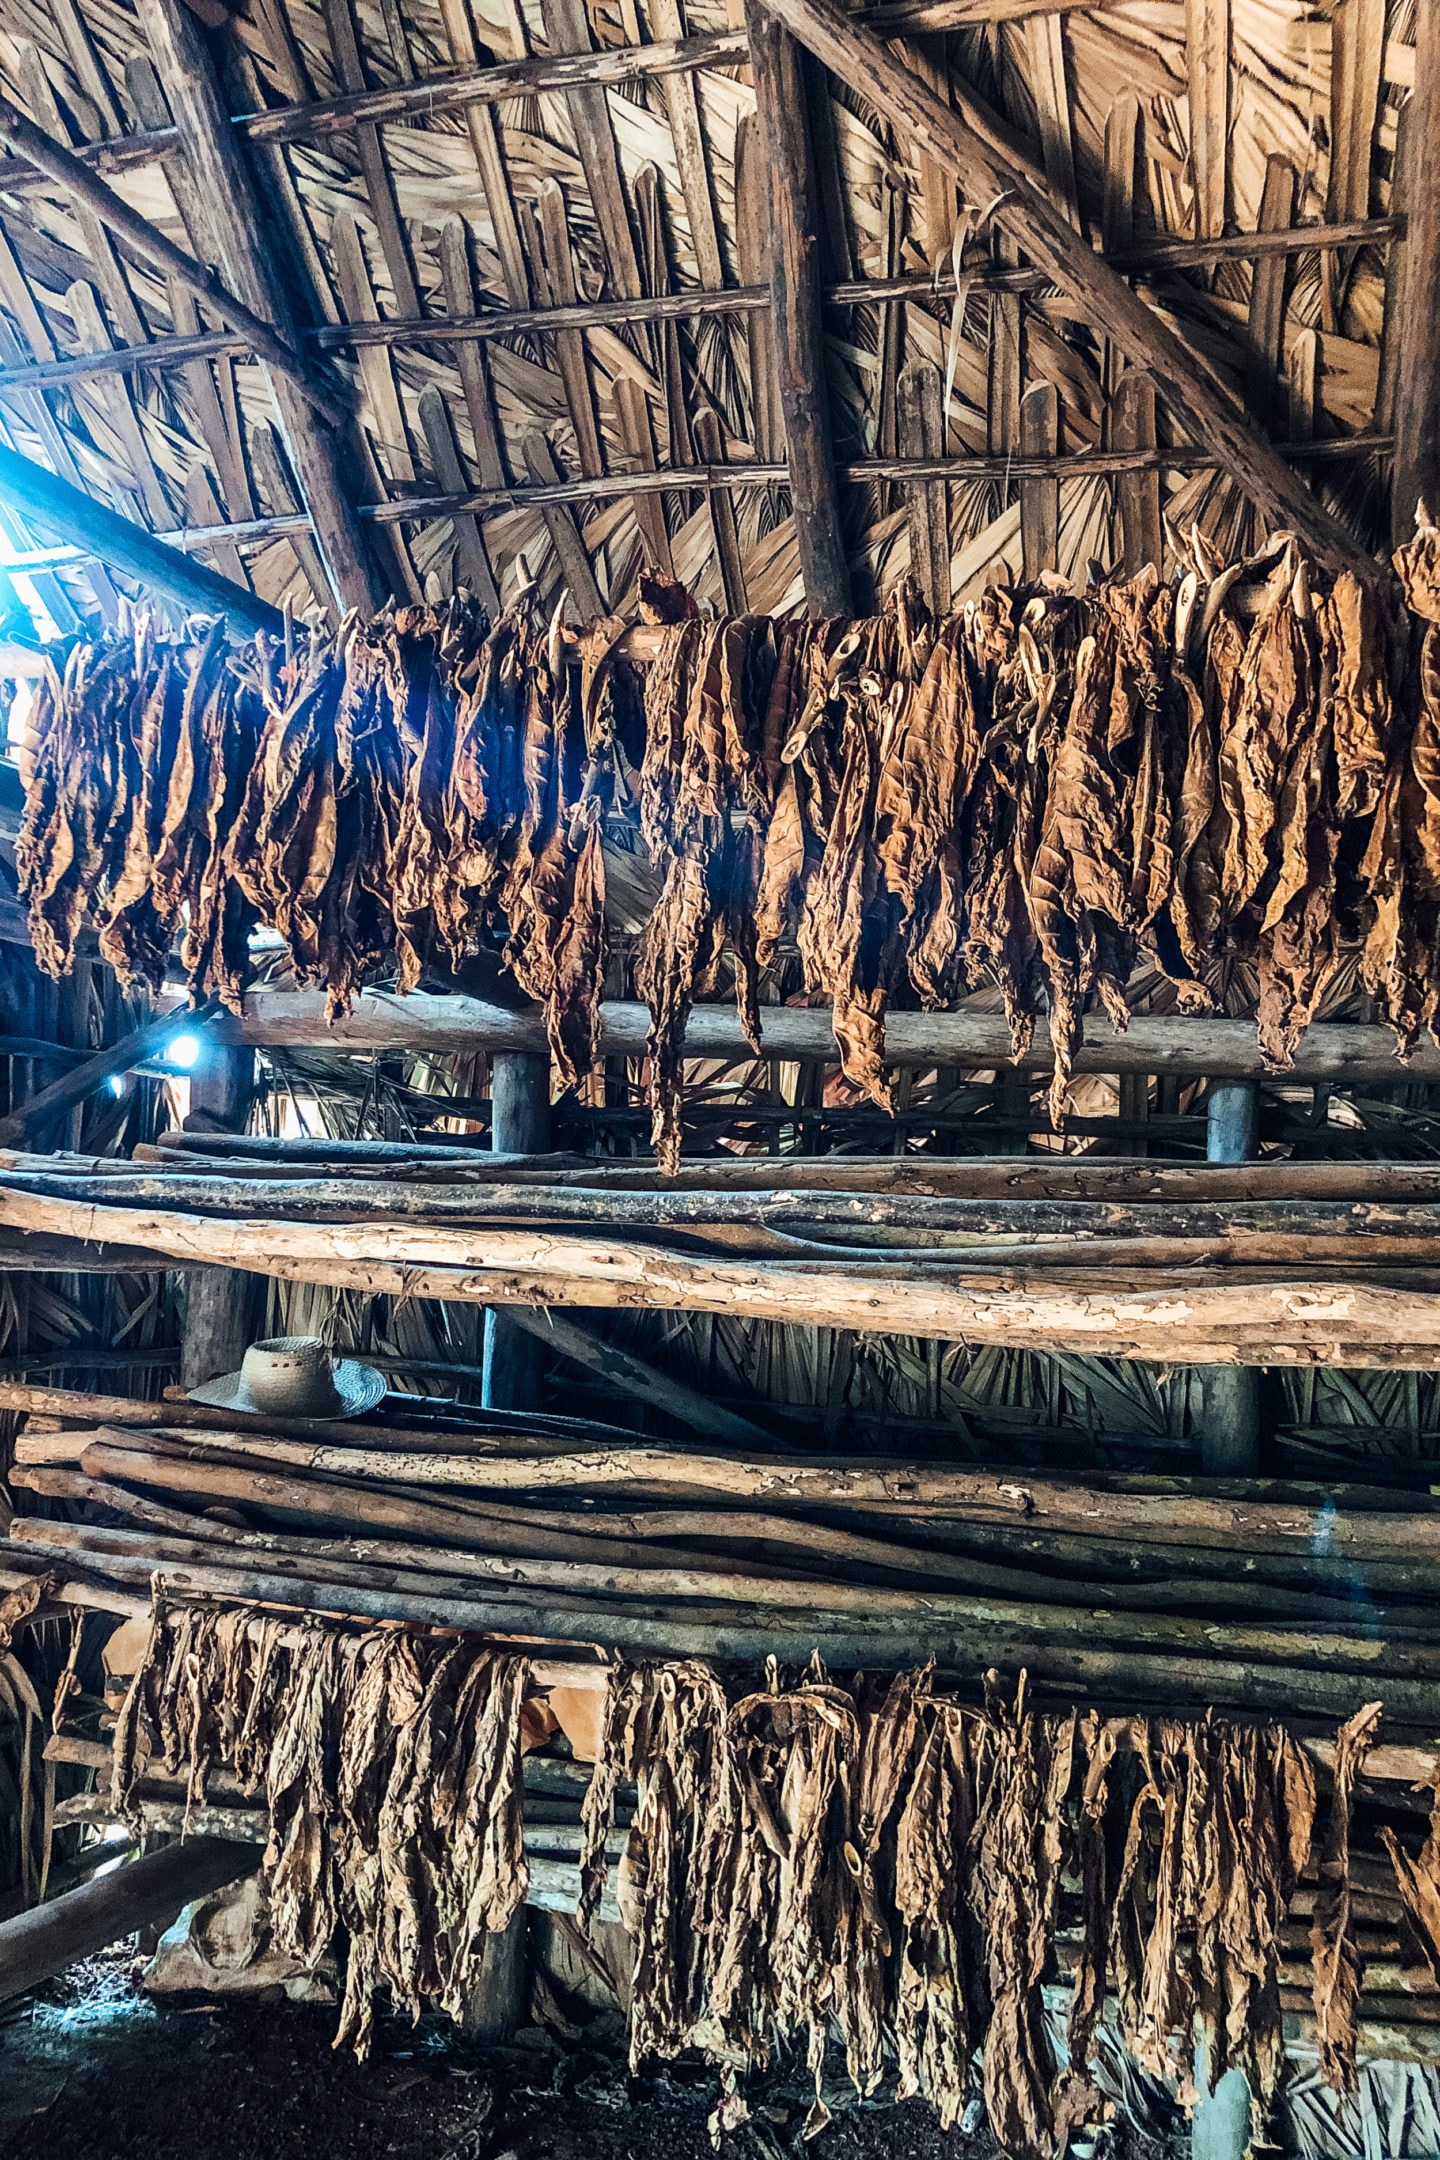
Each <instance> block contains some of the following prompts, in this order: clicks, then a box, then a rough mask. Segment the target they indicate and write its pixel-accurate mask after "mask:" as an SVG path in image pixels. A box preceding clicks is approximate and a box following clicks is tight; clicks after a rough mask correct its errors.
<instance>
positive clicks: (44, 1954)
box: [0, 1837, 264, 2002]
mask: <svg viewBox="0 0 1440 2160" xmlns="http://www.w3.org/2000/svg"><path fill="white" fill-rule="evenodd" d="M263 1851H264V1848H263V1846H262V1845H254V1844H238V1843H235V1842H233V1841H232V1840H231V1839H229V1838H216V1837H190V1838H185V1839H183V1840H181V1841H180V1842H178V1843H176V1844H173V1845H166V1846H164V1847H163V1848H162V1849H161V1850H160V1851H159V1852H153V1853H146V1854H145V1856H144V1858H143V1859H140V1860H133V1861H129V1862H127V1864H126V1865H125V1866H124V1867H120V1868H116V1869H115V1870H114V1872H113V1873H112V1874H109V1875H102V1876H100V1877H99V1878H98V1879H97V1880H95V1881H92V1882H88V1883H82V1885H81V1886H80V1888H79V1889H78V1890H67V1891H66V1892H65V1893H64V1895H63V1896H62V1897H57V1898H52V1899H51V1900H50V1902H49V1903H48V1904H46V1905H37V1906H35V1907H34V1909H33V1910H32V1911H30V1912H26V1913H17V1914H16V1915H15V1917H14V1919H13V1920H6V1921H3V1922H0V2002H8V2001H9V2000H10V1999H11V1998H12V1997H13V1996H16V1995H23V1994H24V1993H25V1992H26V1990H27V1989H29V1988H33V1987H38V1986H39V1985H40V1982H41V1981H42V1980H52V1979H53V1978H54V1977H55V1975H56V1974H57V1973H62V1972H64V1971H65V1969H66V1967H67V1966H70V1965H73V1964H74V1963H75V1962H76V1960H77V1959H79V1958H84V1957H92V1956H93V1955H94V1953H95V1952H96V1951H97V1950H104V1949H106V1948H108V1946H109V1945H110V1944H111V1943H113V1942H118V1941H119V1939H120V1938H121V1936H123V1935H133V1934H134V1933H135V1930H136V1929H137V1928H141V1927H146V1926H148V1925H149V1924H150V1923H151V1922H152V1921H164V1922H166V1923H167V1924H168V1923H169V1922H170V1921H171V1920H173V1919H174V1918H175V1916H176V1914H177V1913H178V1912H180V1911H181V1909H182V1908H183V1907H184V1906H186V1905H188V1904H189V1903H190V1901H191V1899H192V1898H198V1897H205V1896H207V1895H208V1894H209V1892H210V1891H212V1890H223V1888H224V1887H225V1885H226V1883H232V1882H236V1881H238V1880H239V1878H240V1877H241V1876H242V1875H253V1874H254V1872H255V1870H256V1868H257V1867H258V1866H259V1865H260V1860H261V1857H262V1854H263Z"/></svg>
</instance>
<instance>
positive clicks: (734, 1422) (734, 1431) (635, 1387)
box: [508, 1305, 775, 1448]
mask: <svg viewBox="0 0 1440 2160" xmlns="http://www.w3.org/2000/svg"><path fill="white" fill-rule="evenodd" d="M508 1317H509V1321H510V1325H511V1326H512V1327H515V1328H522V1329H524V1330H525V1331H526V1333H528V1334H530V1335H533V1336H535V1337H536V1338H537V1339H538V1340H539V1341H540V1342H542V1343H548V1344H549V1346H550V1348H551V1349H552V1350H557V1351H558V1352H559V1353H560V1355H561V1357H564V1358H569V1359H570V1360H571V1362H572V1363H573V1364H576V1365H581V1366H583V1367H584V1369H585V1370H586V1372H592V1373H594V1374H595V1375H596V1377H597V1378H598V1379H601V1380H607V1381H609V1383H610V1384H611V1386H612V1387H617V1388H619V1389H620V1390H621V1392H622V1393H623V1394H626V1395H631V1396H633V1397H634V1398H635V1400H636V1401H637V1402H642V1403H647V1404H648V1405H649V1406H650V1408H651V1409H652V1410H659V1411H662V1412H663V1413H664V1414H665V1416H666V1417H672V1418H678V1420H679V1422H680V1423H681V1424H682V1425H688V1426H689V1427H690V1430H691V1431H692V1432H698V1433H704V1434H706V1435H707V1437H708V1438H710V1439H712V1440H729V1441H733V1442H735V1443H736V1444H737V1445H739V1446H741V1447H752V1448H753V1447H756V1446H759V1447H773V1446H774V1444H775V1443H774V1436H773V1435H772V1434H770V1433H767V1432H766V1431H765V1430H764V1428H763V1427H762V1426H759V1425H754V1424H752V1423H751V1421H750V1419H749V1418H747V1417H742V1416H741V1415H740V1414H739V1412H738V1411H735V1410H728V1409H727V1408H726V1407H725V1405H724V1404H723V1403H718V1402H716V1401H714V1400H713V1398H712V1397H710V1396H709V1395H702V1394H701V1393H700V1391H699V1389H698V1388H692V1387H687V1386H686V1385H685V1383H684V1381H683V1380H673V1379H672V1378H671V1377H670V1375H669V1374H668V1373H663V1372H660V1371H658V1370H657V1368H656V1367H655V1366H653V1365H650V1364H647V1362H646V1361H645V1359H644V1358H638V1357H635V1356H634V1355H633V1354H632V1353H631V1352H630V1351H629V1350H622V1349H620V1348H619V1346H618V1345H617V1344H615V1343H611V1342H607V1341H606V1340H605V1338H604V1336H603V1335H596V1334H595V1333H593V1331H592V1330H591V1329H589V1328H587V1327H582V1326H580V1324H579V1322H578V1321H576V1320H572V1319H567V1318H566V1316H565V1315H564V1314H563V1313H557V1312H551V1311H550V1310H549V1309H548V1308H547V1307H539V1308H532V1307H531V1306H528V1305H512V1306H511V1307H510V1309H509V1314H508Z"/></svg>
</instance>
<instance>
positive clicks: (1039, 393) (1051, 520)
mask: <svg viewBox="0 0 1440 2160" xmlns="http://www.w3.org/2000/svg"><path fill="white" fill-rule="evenodd" d="M1059 447H1060V400H1059V398H1058V397H1057V396H1056V394H1055V385H1054V383H1031V385H1030V388H1029V389H1028V390H1027V391H1026V392H1025V394H1024V396H1023V397H1022V398H1021V400H1020V448H1021V450H1022V451H1023V452H1024V453H1025V454H1026V455H1027V456H1029V457H1054V455H1055V453H1056V451H1057V450H1058V449H1059ZM1020 548H1021V555H1022V558H1023V561H1024V567H1025V577H1026V581H1027V582H1032V581H1033V580H1034V579H1036V578H1038V577H1039V575H1040V573H1041V571H1042V570H1058V569H1059V567H1060V482H1059V481H1058V480H1022V481H1021V482H1020Z"/></svg>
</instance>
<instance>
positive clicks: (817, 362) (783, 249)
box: [748, 9, 851, 617]
mask: <svg viewBox="0 0 1440 2160" xmlns="http://www.w3.org/2000/svg"><path fill="white" fill-rule="evenodd" d="M748 20H749V29H750V60H751V66H752V69H753V72H754V76H755V105H756V110H757V112H758V114H759V118H760V132H761V141H762V143H763V146H764V151H765V160H766V163H767V165H768V167H769V171H770V308H771V322H772V325H773V332H774V339H775V356H776V366H777V368H778V371H779V376H780V410H781V414H782V416H783V418H784V423H785V445H786V457H787V462H788V464H789V467H790V497H791V501H792V503H793V505H794V510H795V537H796V542H797V544H798V546H799V550H800V572H801V576H802V577H803V579H804V582H805V601H806V605H807V607H808V608H809V610H810V613H811V614H812V615H813V616H817V617H822V616H826V615H848V614H849V613H850V611H851V602H850V566H849V563H848V562H847V560H846V556H845V541H844V536H843V534H842V532H841V528H840V505H839V500H838V497H837V494H836V487H835V464H834V457H833V453H832V449H831V442H830V404H829V398H828V395H827V392H826V388H825V333H824V324H823V321H822V317H821V311H820V260H819V245H820V241H819V225H818V222H817V218H816V212H815V187H814V173H813V158H812V154H811V147H810V129H809V125H808V119H807V114H806V109H805V105H806V101H805V87H804V78H803V76H802V73H801V69H800V59H799V54H798V53H797V52H796V50H795V47H794V45H793V44H792V43H791V40H790V39H789V37H788V36H787V35H786V33H785V31H784V30H783V29H782V28H781V27H780V24H779V23H778V22H777V21H776V20H775V18H774V16H773V15H770V14H767V13H764V12H762V11H759V10H754V9H752V11H751V13H750V15H749V18H748Z"/></svg>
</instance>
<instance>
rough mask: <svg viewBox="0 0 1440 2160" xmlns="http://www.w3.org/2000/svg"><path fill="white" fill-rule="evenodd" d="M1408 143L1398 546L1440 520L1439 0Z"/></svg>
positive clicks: (1424, 1) (1426, 40)
mask: <svg viewBox="0 0 1440 2160" xmlns="http://www.w3.org/2000/svg"><path fill="white" fill-rule="evenodd" d="M1405 135H1406V142H1405V156H1406V171H1405V215H1406V218H1407V221H1408V222H1407V225H1406V230H1405V246H1404V255H1403V258H1402V260H1403V264H1404V270H1403V276H1404V287H1403V291H1404V312H1403V316H1402V319H1401V322H1400V364H1399V368H1398V370H1397V373H1396V380H1395V468H1394V471H1395V477H1394V483H1393V487H1392V491H1391V498H1390V530H1391V534H1392V537H1393V538H1394V539H1395V541H1396V542H1397V543H1399V542H1402V541H1405V540H1408V539H1409V538H1410V537H1411V535H1412V533H1413V532H1414V530H1415V510H1416V506H1417V504H1418V503H1420V502H1422V501H1423V502H1424V504H1425V506H1426V508H1427V509H1428V510H1429V512H1430V515H1431V516H1432V517H1436V516H1440V428H1437V426H1436V425H1435V415H1436V412H1437V410H1440V0H1416V7H1415V88H1414V89H1413V90H1412V91H1411V93H1410V101H1409V104H1408V106H1407V107H1406V112H1405ZM1392 274H1393V273H1392Z"/></svg>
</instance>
